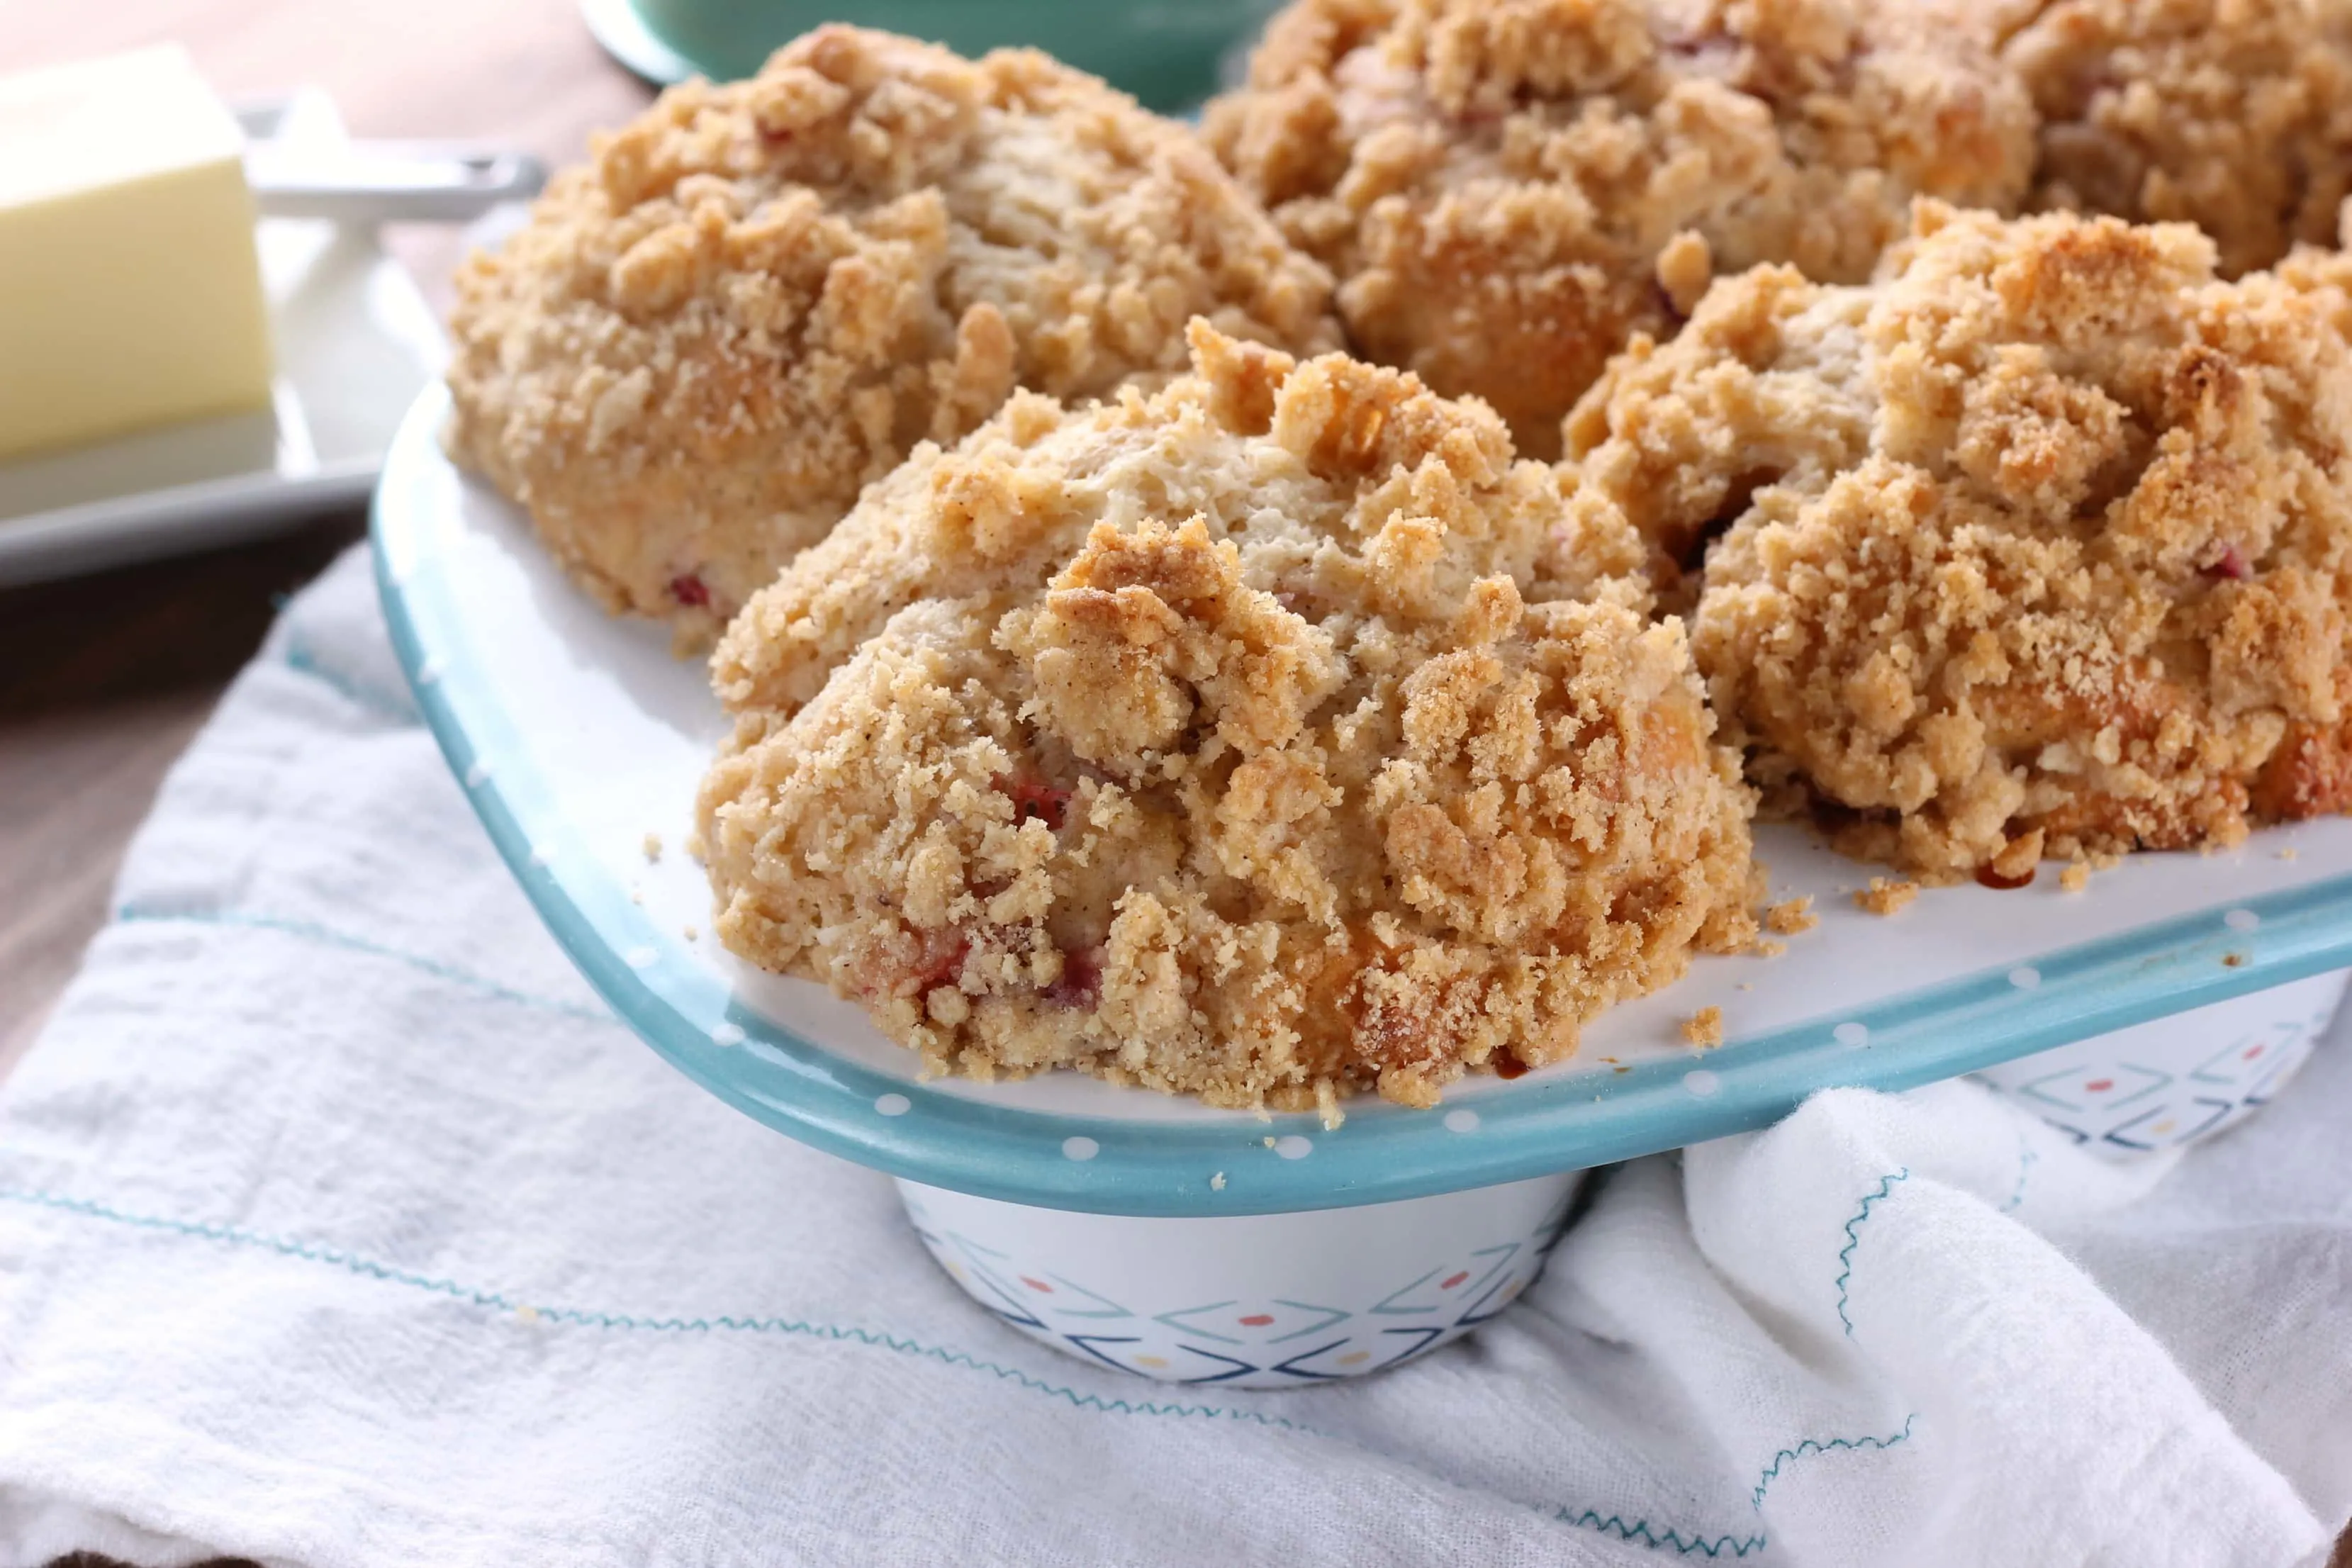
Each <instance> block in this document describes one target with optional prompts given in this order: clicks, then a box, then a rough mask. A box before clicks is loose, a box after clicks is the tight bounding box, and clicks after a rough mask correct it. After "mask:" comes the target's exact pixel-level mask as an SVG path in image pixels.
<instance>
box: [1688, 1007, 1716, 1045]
mask: <svg viewBox="0 0 2352 1568" xmlns="http://www.w3.org/2000/svg"><path fill="white" fill-rule="evenodd" d="M1683 1038H1684V1039H1685V1040H1688V1041H1689V1042H1690V1043H1691V1044H1692V1045H1694V1046H1696V1047H1699V1048H1700V1049H1701V1050H1708V1049H1711V1048H1713V1047H1717V1046H1719V1045H1721V1044H1723V1009H1722V1008H1720V1007H1701V1008H1700V1009H1699V1010H1698V1011H1697V1012H1696V1013H1694V1014H1692V1015H1691V1016H1689V1017H1687V1018H1685V1019H1684V1020H1683Z"/></svg>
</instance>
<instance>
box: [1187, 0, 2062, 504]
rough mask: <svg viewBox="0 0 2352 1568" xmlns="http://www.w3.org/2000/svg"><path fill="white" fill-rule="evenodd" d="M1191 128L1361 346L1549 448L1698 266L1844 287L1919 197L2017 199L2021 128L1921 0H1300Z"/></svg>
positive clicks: (2027, 118)
mask: <svg viewBox="0 0 2352 1568" xmlns="http://www.w3.org/2000/svg"><path fill="white" fill-rule="evenodd" d="M1204 125H1205V129H1206V132H1207V135H1208V139H1209V141H1210V142H1211V144H1212V145H1213V146H1214V147H1215V148H1216V150H1217V153H1218V154H1219V156H1221V157H1222V158H1223V159H1224V161H1225V162H1226V163H1227V164H1228V165H1229V166H1230V167H1232V168H1233V169H1234V171H1235V172H1236V173H1238V174H1240V175H1241V177H1242V179H1243V181H1244V184H1247V185H1248V187H1249V188H1250V189H1251V190H1252V191H1254V192H1255V193H1256V195H1258V196H1260V197H1261V198H1262V199H1263V200H1264V201H1265V203H1266V205H1268V206H1269V207H1270V208H1271V209H1272V210H1273V211H1274V213H1275V216H1276V219H1277V221H1279V222H1280V223H1281V225H1282V226H1283V229H1284V231H1285V232H1286V233H1287V234H1288V235H1289V236H1290V237H1292V238H1293V239H1294V240H1295V241H1297V243H1298V244H1299V245H1300V246H1301V247H1304V248H1306V249H1307V250H1308V251H1310V252H1312V253H1313V254H1314V255H1316V256H1318V257H1319V258H1322V259H1323V260H1325V261H1327V262H1328V263H1329V264H1330V266H1331V268H1333V270H1334V272H1335V273H1336V274H1337V275H1338V276H1339V279H1340V282H1341V288H1340V291H1339V305H1340V310H1341V314H1342V315H1343V317H1344V318H1345V320H1346V321H1347V324H1348V329H1349V333H1350V336H1351V339H1352V341H1353V342H1354V343H1355V346H1356V347H1357V349H1358V351H1359V352H1360V353H1363V354H1364V355H1365V356H1366V357H1368V358H1370V359H1374V360H1378V361H1380V362H1381V363H1391V364H1398V365H1402V366H1405V367H1408V368H1410V369H1412V370H1414V371H1416V372H1418V373H1419V374H1421V375H1422V376H1423V379H1425V380H1426V381H1427V382H1428V383H1429V384H1431V385H1432V386H1433V387H1434V388H1436V389H1437V390H1438V391H1440V392H1443V393H1446V394H1450V395H1460V394H1469V393H1475V394H1476V395H1479V396H1481V397H1483V398H1485V399H1486V401H1487V402H1489V403H1491V404H1492V405H1494V406H1495V407H1496V409H1497V410H1498V411H1500V412H1501V414H1502V415H1503V416H1504V418H1505V419H1506V420H1507V422H1508V423H1509V425H1510V426H1511V431H1512V435H1513V437H1514V438H1515V439H1516V440H1517V443H1518V446H1519V447H1520V449H1521V450H1522V451H1525V452H1528V453H1529V454H1531V455H1534V456H1538V457H1547V458H1548V457H1550V456H1552V455H1553V453H1554V452H1555V451H1556V450H1557V447H1556V442H1557V440H1558V424H1559V417H1560V416H1561V415H1562V414H1563V413H1565V412H1566V411H1567V409H1568V407H1569V405H1570V404H1571V403H1572V402H1573V401H1574V400H1575V398H1576V396H1577V395H1578V394H1580V393H1581V392H1582V391H1583V390H1584V388H1585V386H1586V385H1587V384H1590V383H1591V380H1592V379H1593V377H1594V376H1596V375H1598V374H1600V371H1601V366H1602V364H1603V363H1605V362H1606V360H1607V359H1608V357H1609V355H1610V354H1612V353H1614V352H1616V350H1617V349H1618V348H1619V347H1621V346H1622V344H1623V343H1624V342H1625V341H1626V340H1627V338H1628V337H1630V336H1631V335H1632V334H1633V333H1634V332H1636V331H1647V332H1651V333H1653V334H1658V333H1663V332H1664V331H1668V330H1671V328H1672V326H1673V324H1674V323H1675V321H1678V320H1679V319H1680V318H1681V317H1682V316H1684V315H1686V314H1687V313H1688V312H1689V311H1690V310H1691V309H1692V308H1693V307H1694V306H1695V304H1696V301H1697V299H1698V297H1699V295H1700V294H1702V293H1703V292H1704V291H1705V289H1706V283H1707V280H1708V278H1709V276H1710V275H1711V274H1714V273H1727V272H1733V271H1738V270H1739V269H1741V268H1746V267H1748V266H1751V265H1753V264H1755V263H1757V262H1760V261H1785V262H1791V263H1794V264H1795V265H1797V266H1798V267H1799V268H1801V269H1802V270H1803V271H1805V272H1806V273H1807V274H1808V275H1810V276H1812V277H1817V278H1822V279H1832V280H1839V281H1855V280H1859V279H1862V278H1863V277H1864V276H1866V275H1867V274H1868V272H1869V269H1870V267H1871V264H1872V263H1873V261H1874V259H1875V258H1877V255H1878V253H1879V250H1880V248H1881V247H1883V246H1884V245H1885V243H1886V242H1887V241H1889V240H1891V239H1893V238H1895V237H1898V236H1899V235H1900V234H1901V233H1902V230H1903V213H1904V205H1905V203H1906V201H1907V200H1908V198H1909V197H1910V195H1912V194H1913V193H1914V192H1924V193H1927V194H1930V195H1943V196H1948V197H1950V198H1952V199H1953V200H1956V201H1962V202H1968V203H1971V204H1980V205H1991V206H1999V207H2006V206H2009V205H2012V204H2013V203H2014V202H2015V201H2016V200H2017V198H2018V197H2019V196H2020V195H2022V194H2023V192H2024V190H2025V188H2026V184H2027V180H2028V177H2029V173H2030V164H2031V159H2032V131H2033V127H2032V107H2031V105H2030V103H2029V101H2028V100H2027V99H2026V96H2025V93H2024V91H2023V89H2022V88H2021V87H2020V86H2019V85H2018V84H2017V82H2016V80H2015V79H2014V78H2013V77H2011V75H2009V74H2008V73H2007V72H2005V71H2004V70H2002V69H2001V68H2000V66H1999V64H1998V63H1997V61H1995V60H1994V58H1992V56H1991V53H1990V47H1989V45H1988V43H1986V42H1981V41H1979V37H1978V29H1976V28H1974V27H1972V26H1971V27H1963V26H1958V25H1957V24H1956V23H1955V21H1954V19H1953V17H1952V16H1948V15H1945V14H1943V13H1942V12H1941V11H1940V9H1939V8H1938V7H1937V6H1934V5H1928V4H1924V3H1922V0H1881V3H1879V4H1875V5H1863V4H1858V3H1854V0H1769V3H1757V0H1686V3H1676V0H1297V3H1296V4H1294V5H1291V6H1290V7H1289V9H1287V10H1286V11H1284V12H1283V13H1282V14H1281V15H1280V16H1277V17H1276V20H1275V21H1274V23H1273V24H1272V25H1271V26H1270V27H1269V28H1268V30H1267V33H1266V37H1265V42H1264V44H1263V45H1262V46H1261V47H1259V49H1258V52H1257V54H1256V56H1255V58H1254V59H1253V61H1252V63H1251V68H1250V78H1249V83H1248V85H1247V87H1246V88H1245V89H1243V90H1241V91H1239V92H1237V93H1235V94H1234V95H1233V96H1231V97H1229V98H1227V99H1224V100H1220V101H1219V102H1217V103H1214V104H1212V105H1211V106H1210V109H1209V111H1208V114H1207V116H1206V119H1205V121H1204Z"/></svg>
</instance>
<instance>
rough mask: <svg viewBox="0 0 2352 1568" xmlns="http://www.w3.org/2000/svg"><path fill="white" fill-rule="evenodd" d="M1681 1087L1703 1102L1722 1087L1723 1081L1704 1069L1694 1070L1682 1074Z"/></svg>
mask: <svg viewBox="0 0 2352 1568" xmlns="http://www.w3.org/2000/svg"><path fill="white" fill-rule="evenodd" d="M1683 1087H1684V1088H1685V1089H1688V1090H1690V1091H1691V1092H1692V1093H1693V1094H1695V1095H1697V1096H1698V1097H1699V1098H1700V1099H1701V1100H1705V1099H1706V1097H1707V1096H1708V1095H1711V1094H1713V1093H1715V1092H1716V1091H1717V1089H1721V1088H1722V1087H1723V1080H1722V1079H1719V1078H1717V1077H1716V1076H1715V1074H1713V1073H1711V1072H1709V1071H1708V1070H1707V1069H1706V1068H1692V1069H1691V1070H1690V1071H1689V1072H1686V1073H1685V1074H1683Z"/></svg>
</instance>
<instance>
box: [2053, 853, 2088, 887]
mask: <svg viewBox="0 0 2352 1568" xmlns="http://www.w3.org/2000/svg"><path fill="white" fill-rule="evenodd" d="M2090 885H2091V866H2090V862H2088V861H2086V860H2077V861H2075V862H2074V864H2073V865H2072V866H2069V867H2067V868H2065V869H2064V870H2063V871H2061V872H2059V873H2058V886H2059V887H2060V888H2061V889H2064V890H2065V891H2067V892H2069V893H2079V892H2081V891H2082V890H2083V889H2085V888H2087V887H2089V886H2090Z"/></svg>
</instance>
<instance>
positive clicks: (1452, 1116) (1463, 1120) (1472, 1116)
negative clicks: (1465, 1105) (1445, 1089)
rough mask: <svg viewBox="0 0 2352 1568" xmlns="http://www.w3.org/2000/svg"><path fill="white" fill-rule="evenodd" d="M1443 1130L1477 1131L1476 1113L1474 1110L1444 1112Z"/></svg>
mask: <svg viewBox="0 0 2352 1568" xmlns="http://www.w3.org/2000/svg"><path fill="white" fill-rule="evenodd" d="M1445 1130H1446V1131H1448V1132H1475V1131H1478V1113H1477V1112H1476V1111H1475V1110H1449V1111H1447V1112H1446V1113H1445Z"/></svg>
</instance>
